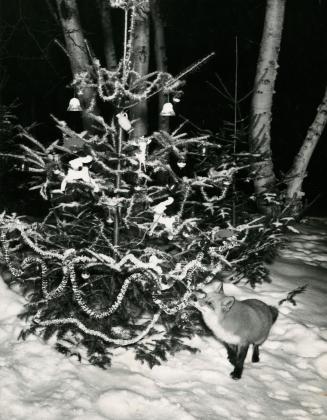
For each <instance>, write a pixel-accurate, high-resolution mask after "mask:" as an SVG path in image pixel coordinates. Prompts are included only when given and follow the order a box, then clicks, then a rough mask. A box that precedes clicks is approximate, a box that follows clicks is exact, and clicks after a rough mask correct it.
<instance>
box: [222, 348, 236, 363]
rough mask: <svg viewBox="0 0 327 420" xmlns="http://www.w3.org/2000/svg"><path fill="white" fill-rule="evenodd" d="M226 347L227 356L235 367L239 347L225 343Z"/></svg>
mask: <svg viewBox="0 0 327 420" xmlns="http://www.w3.org/2000/svg"><path fill="white" fill-rule="evenodd" d="M224 346H225V347H226V350H227V356H228V360H229V361H230V363H231V364H232V365H233V366H235V364H236V355H237V346H236V345H235V344H227V343H224Z"/></svg>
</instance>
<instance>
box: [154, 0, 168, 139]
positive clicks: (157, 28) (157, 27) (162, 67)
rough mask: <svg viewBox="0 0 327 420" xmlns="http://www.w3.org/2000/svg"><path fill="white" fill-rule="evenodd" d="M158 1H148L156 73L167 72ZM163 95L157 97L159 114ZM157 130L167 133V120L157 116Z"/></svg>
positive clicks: (162, 24)
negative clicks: (152, 30)
mask: <svg viewBox="0 0 327 420" xmlns="http://www.w3.org/2000/svg"><path fill="white" fill-rule="evenodd" d="M159 3H160V2H159V0H151V1H150V10H151V18H152V23H153V28H154V50H155V58H156V67H157V70H158V71H163V72H167V70H168V69H167V53H166V42H165V31H164V21H163V18H162V15H161V12H160V4H159ZM165 101H166V98H165V95H164V94H163V93H162V92H160V93H159V97H158V107H159V113H160V111H161V110H162V107H163V104H164V103H165ZM158 128H159V130H164V131H167V132H168V131H169V118H167V117H163V116H161V115H160V114H159V127H158Z"/></svg>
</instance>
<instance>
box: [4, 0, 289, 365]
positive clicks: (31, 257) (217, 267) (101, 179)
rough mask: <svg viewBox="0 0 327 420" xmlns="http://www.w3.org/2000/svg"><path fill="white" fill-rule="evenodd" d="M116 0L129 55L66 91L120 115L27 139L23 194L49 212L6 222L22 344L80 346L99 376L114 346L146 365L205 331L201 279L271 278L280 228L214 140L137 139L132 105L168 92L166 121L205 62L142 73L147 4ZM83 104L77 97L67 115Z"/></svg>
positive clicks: (239, 158)
mask: <svg viewBox="0 0 327 420" xmlns="http://www.w3.org/2000/svg"><path fill="white" fill-rule="evenodd" d="M111 3H112V5H113V6H116V7H120V8H121V9H122V10H123V11H124V13H125V41H124V55H123V58H122V60H121V61H120V63H119V65H118V67H117V69H115V70H114V71H109V70H107V69H105V68H103V67H101V65H100V62H99V61H98V60H93V64H92V66H91V67H90V69H89V72H87V73H82V74H79V75H78V76H77V77H75V79H74V81H73V86H74V88H75V90H76V92H77V96H78V93H79V92H82V91H83V89H87V88H89V87H90V86H92V87H93V88H94V87H95V88H96V89H97V92H98V96H99V100H101V101H102V102H104V103H106V102H109V103H110V104H111V105H112V106H113V107H114V109H115V112H114V115H113V116H112V119H111V120H110V121H107V120H106V119H105V118H103V117H102V116H99V115H95V114H92V107H91V108H90V109H89V115H90V118H92V119H93V121H94V124H93V127H92V130H91V131H88V132H86V131H85V132H82V133H77V132H75V131H73V130H72V129H71V128H70V127H69V126H68V125H67V124H66V123H65V122H63V121H58V120H56V123H57V125H58V128H59V129H60V130H61V133H62V139H61V140H57V141H55V142H53V143H51V144H50V145H49V146H47V147H46V146H44V145H43V144H42V143H41V142H39V141H38V140H37V139H35V138H34V137H33V136H32V135H31V133H30V132H27V131H25V132H23V133H22V135H23V138H24V139H25V143H24V144H22V145H21V148H22V151H23V155H22V156H23V157H24V159H25V162H26V164H27V165H28V171H29V172H30V173H32V174H33V175H34V176H33V186H32V187H31V188H33V189H39V190H40V194H41V196H42V197H43V198H44V199H45V200H47V201H48V202H49V206H50V209H49V213H48V215H47V216H46V218H45V219H44V220H43V221H41V222H37V223H33V224H31V223H27V222H26V221H25V219H24V218H23V217H17V215H11V216H10V215H6V214H3V215H2V218H1V241H2V247H3V255H4V258H5V260H6V263H7V264H8V267H9V270H10V272H11V274H12V275H13V281H14V283H16V284H17V283H18V284H20V286H21V288H22V290H23V292H24V294H25V296H26V298H27V305H26V312H25V314H23V316H26V318H28V319H31V320H32V321H31V324H30V328H29V329H28V330H26V331H24V332H23V333H22V336H23V337H25V336H26V334H28V333H30V332H38V333H40V334H41V335H42V336H43V338H44V339H48V338H49V337H51V336H53V335H55V337H56V340H57V344H56V345H57V348H58V350H60V351H62V352H64V353H67V354H76V353H79V352H80V351H82V350H81V349H82V348H83V347H84V348H86V349H87V357H88V358H89V360H90V361H91V362H92V363H94V364H98V365H100V366H103V367H105V366H106V365H109V364H110V359H111V357H110V355H111V353H110V351H111V350H112V349H113V348H114V347H116V346H134V348H135V352H136V356H137V358H139V359H141V360H146V361H147V362H148V363H149V364H150V365H151V366H152V365H154V364H157V363H159V362H160V360H165V358H166V353H167V352H170V353H174V352H176V351H178V350H180V349H183V348H184V349H185V348H189V347H188V346H187V345H186V344H185V342H184V341H183V337H185V336H187V337H189V336H191V335H192V334H194V333H196V332H198V331H200V330H201V325H200V322H199V317H198V315H197V312H196V310H195V309H194V308H193V306H192V302H191V296H192V293H193V291H194V290H195V289H196V288H197V287H199V285H200V284H201V283H203V282H210V281H211V280H212V279H213V278H215V277H217V276H218V277H219V276H220V275H221V274H222V273H223V272H226V271H229V272H230V273H231V274H232V275H234V276H235V279H236V280H237V279H238V278H239V276H240V275H244V274H246V275H248V274H249V272H251V274H252V279H255V281H261V280H262V279H263V278H265V276H266V271H265V269H264V266H263V264H262V256H263V255H264V254H265V253H266V251H267V250H268V249H272V248H273V247H275V245H276V244H277V243H278V241H279V234H280V226H283V225H284V221H278V222H274V223H275V225H273V224H272V223H271V221H270V222H269V223H268V222H267V218H266V217H265V218H263V217H261V216H258V215H251V213H250V212H249V207H248V205H245V203H246V202H247V203H248V202H249V201H250V200H249V197H248V195H245V194H241V193H238V194H235V191H236V189H235V188H236V187H235V185H236V184H235V182H236V176H241V175H244V176H245V177H249V167H250V161H251V159H253V156H252V155H251V154H247V153H236V152H235V150H233V147H231V146H230V145H229V144H228V141H227V142H225V143H224V144H225V146H221V145H219V143H218V141H217V139H216V138H214V137H212V136H210V135H204V136H201V135H194V136H189V135H187V133H186V132H184V128H185V126H184V125H183V124H182V125H180V126H179V127H177V128H176V129H175V130H174V131H173V132H172V133H168V132H165V131H158V132H154V133H152V134H150V135H147V136H142V137H139V138H138V137H135V136H134V135H133V123H134V122H133V121H130V120H129V112H130V110H131V109H132V108H133V106H135V105H136V104H138V103H140V102H141V101H147V100H148V99H149V98H150V97H151V96H153V95H155V94H157V93H159V92H163V93H164V94H165V95H166V98H167V102H166V103H165V104H164V109H163V112H162V114H163V115H164V116H166V117H167V118H169V117H170V116H172V115H174V114H175V111H174V109H173V103H174V101H175V103H176V104H177V103H178V101H179V100H180V97H181V94H182V91H181V88H182V86H183V79H184V76H186V75H187V74H188V73H189V72H191V71H193V70H194V69H196V68H198V67H199V66H200V65H201V64H202V63H203V62H204V61H205V60H206V59H207V58H208V57H206V58H204V59H203V60H200V61H199V62H197V63H195V64H194V65H192V66H190V67H189V68H188V69H186V70H185V71H183V72H182V73H181V74H179V75H178V76H176V77H173V76H172V75H170V74H168V73H165V72H154V73H150V74H148V75H146V76H145V77H141V76H140V75H139V74H138V73H136V72H135V71H134V70H133V42H132V41H133V30H134V28H135V19H137V18H138V16H140V14H142V7H143V6H142V5H143V3H144V2H141V3H140V5H137V3H139V2H135V1H134V0H129V1H112V2H111ZM170 98H171V99H172V102H170ZM80 106H81V105H80V103H79V101H78V98H77V97H76V98H73V99H72V100H71V102H70V109H71V110H79V109H80ZM227 137H228V135H227ZM27 142H28V143H29V144H28V143H27ZM74 144H78V147H74ZM81 144H82V146H81ZM22 156H18V157H19V158H20V159H21V158H22ZM232 187H233V188H232ZM235 206H236V208H237V212H236V216H235ZM276 229H277V230H276Z"/></svg>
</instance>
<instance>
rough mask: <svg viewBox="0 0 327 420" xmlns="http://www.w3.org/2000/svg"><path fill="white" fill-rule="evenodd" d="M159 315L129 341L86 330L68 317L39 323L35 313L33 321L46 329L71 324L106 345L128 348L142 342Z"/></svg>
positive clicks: (74, 319)
mask: <svg viewBox="0 0 327 420" xmlns="http://www.w3.org/2000/svg"><path fill="white" fill-rule="evenodd" d="M160 315H161V311H159V312H157V313H156V314H154V316H153V318H152V321H151V322H150V323H149V325H148V326H147V327H146V328H145V330H143V331H142V332H141V333H140V334H139V335H137V336H135V337H133V338H131V339H129V340H123V339H119V338H111V337H108V336H107V335H106V334H104V333H102V332H100V331H96V330H92V329H90V328H87V327H86V326H85V325H84V324H83V323H82V322H81V321H79V320H78V319H76V318H71V317H69V318H62V319H51V320H48V321H40V319H39V317H40V313H37V315H36V316H35V318H34V321H35V323H36V324H37V325H39V326H42V327H48V326H50V325H67V324H73V325H76V327H77V328H79V329H80V330H81V331H83V332H84V333H85V334H88V335H92V336H93V337H99V338H101V339H102V340H103V341H105V342H107V343H113V344H116V345H117V346H130V345H132V344H135V343H137V342H138V341H140V340H142V339H143V338H144V337H145V336H146V335H147V334H148V333H149V331H150V330H151V328H153V327H154V325H155V324H156V322H157V321H158V319H159V318H160Z"/></svg>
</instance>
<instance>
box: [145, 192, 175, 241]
mask: <svg viewBox="0 0 327 420" xmlns="http://www.w3.org/2000/svg"><path fill="white" fill-rule="evenodd" d="M173 202H174V198H173V197H168V198H167V199H166V200H165V201H162V202H161V203H159V204H157V205H156V206H154V207H152V211H153V213H154V214H153V222H152V225H151V227H150V232H149V235H150V236H152V235H153V233H154V230H155V228H156V227H157V226H158V224H159V225H164V226H165V230H166V231H167V232H168V234H169V236H168V239H172V238H173V225H174V223H175V222H176V220H177V219H176V216H172V217H168V216H166V215H165V211H166V209H167V207H168V206H170V205H171V204H172V203H173Z"/></svg>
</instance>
